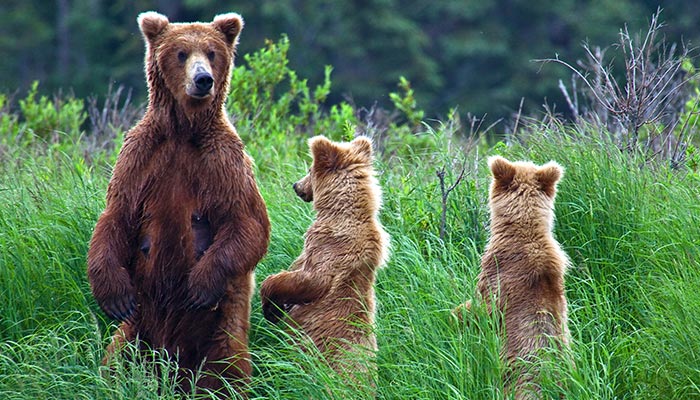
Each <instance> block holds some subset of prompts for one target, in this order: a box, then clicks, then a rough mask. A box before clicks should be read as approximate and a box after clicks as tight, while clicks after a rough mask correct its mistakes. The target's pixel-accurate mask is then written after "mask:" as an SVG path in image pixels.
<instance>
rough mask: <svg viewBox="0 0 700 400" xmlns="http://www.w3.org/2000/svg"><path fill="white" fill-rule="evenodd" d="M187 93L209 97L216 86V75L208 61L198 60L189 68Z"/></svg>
mask: <svg viewBox="0 0 700 400" xmlns="http://www.w3.org/2000/svg"><path fill="white" fill-rule="evenodd" d="M187 75H188V77H190V80H189V82H188V83H187V95H188V96H190V97H194V98H197V99H203V98H206V97H209V96H210V95H211V94H212V88H213V87H214V77H213V76H212V74H211V70H210V69H209V65H208V63H205V62H204V61H201V60H197V61H194V62H192V63H191V64H190V67H189V68H188V74H187Z"/></svg>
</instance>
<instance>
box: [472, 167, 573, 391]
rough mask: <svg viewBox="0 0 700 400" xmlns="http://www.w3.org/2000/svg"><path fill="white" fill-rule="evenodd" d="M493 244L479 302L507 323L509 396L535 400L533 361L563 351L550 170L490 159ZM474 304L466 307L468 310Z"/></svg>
mask: <svg viewBox="0 0 700 400" xmlns="http://www.w3.org/2000/svg"><path fill="white" fill-rule="evenodd" d="M489 166H490V168H491V172H492V174H493V181H492V183H491V188H490V207H491V237H490V239H489V242H488V245H487V247H486V251H485V253H484V254H483V256H482V258H481V273H480V274H479V280H478V284H477V291H478V293H477V298H478V299H480V300H482V301H484V302H485V303H486V306H487V307H488V308H489V309H491V307H492V305H493V304H492V303H491V301H492V299H493V300H495V301H496V304H495V306H496V307H498V309H499V310H500V311H501V312H502V313H503V316H504V320H505V335H506V337H505V348H504V351H503V356H504V359H505V361H506V363H507V364H508V366H509V376H507V377H506V385H507V387H506V391H507V392H511V391H513V390H514V391H515V398H516V399H528V398H537V397H538V393H539V390H538V387H537V384H536V382H534V376H535V373H536V371H534V372H533V371H526V370H525V369H524V368H523V367H522V365H521V366H520V367H518V363H519V361H518V360H525V361H534V358H533V357H534V356H537V355H538V354H539V350H540V349H543V348H547V347H550V346H551V345H552V340H554V342H555V343H559V345H560V346H568V343H569V331H568V327H567V303H566V297H565V293H564V273H565V271H566V268H567V265H568V258H567V256H566V254H565V253H564V252H563V251H562V250H561V248H560V247H559V243H557V241H556V240H555V239H554V237H553V235H552V229H553V224H554V199H555V197H556V185H557V183H558V181H559V179H560V178H561V176H562V174H563V170H562V168H561V167H560V166H559V165H558V164H556V163H555V162H549V163H547V164H545V165H543V166H541V167H538V166H536V165H534V164H532V163H529V162H515V163H511V162H509V161H507V160H506V159H504V158H502V157H498V156H496V157H491V158H490V159H489ZM470 306H471V302H467V303H466V304H465V305H464V306H463V307H464V308H466V309H469V308H470Z"/></svg>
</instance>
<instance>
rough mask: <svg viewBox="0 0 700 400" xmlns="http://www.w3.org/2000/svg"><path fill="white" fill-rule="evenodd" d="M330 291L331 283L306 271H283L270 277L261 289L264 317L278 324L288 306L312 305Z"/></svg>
mask: <svg viewBox="0 0 700 400" xmlns="http://www.w3.org/2000/svg"><path fill="white" fill-rule="evenodd" d="M329 289H330V281H328V280H327V279H324V278H323V277H318V276H311V274H309V273H307V272H306V271H304V270H295V271H282V272H280V273H278V274H275V275H271V276H268V277H267V279H265V281H264V282H263V284H262V287H261V288H260V297H261V298H262V308H263V316H264V317H265V319H267V320H268V321H270V322H272V323H273V324H274V323H277V322H278V321H279V319H280V318H281V317H282V314H283V311H284V309H285V307H286V306H289V305H293V304H304V303H310V302H313V301H316V300H318V299H319V298H321V297H322V296H323V295H324V294H326V292H328V290H329Z"/></svg>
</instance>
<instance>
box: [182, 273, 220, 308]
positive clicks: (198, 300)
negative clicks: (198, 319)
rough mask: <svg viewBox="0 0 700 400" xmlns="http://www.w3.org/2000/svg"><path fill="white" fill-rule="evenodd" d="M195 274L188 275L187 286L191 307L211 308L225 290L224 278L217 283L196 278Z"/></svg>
mask: <svg viewBox="0 0 700 400" xmlns="http://www.w3.org/2000/svg"><path fill="white" fill-rule="evenodd" d="M196 276H197V275H192V276H190V279H189V283H188V287H189V294H190V307H191V308H212V307H214V306H216V304H217V303H218V302H219V300H221V297H223V295H224V292H225V291H226V286H225V282H226V281H225V280H222V281H219V282H223V283H224V284H219V283H218V282H216V281H213V280H208V281H207V280H201V279H196Z"/></svg>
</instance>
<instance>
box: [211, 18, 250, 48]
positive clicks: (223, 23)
mask: <svg viewBox="0 0 700 400" xmlns="http://www.w3.org/2000/svg"><path fill="white" fill-rule="evenodd" d="M211 24H212V26H213V27H214V28H215V29H217V30H219V31H221V33H223V34H224V36H225V37H226V42H227V43H228V44H229V46H235V45H236V44H237V43H238V35H239V34H240V33H241V30H243V18H241V16H240V15H238V14H236V13H227V14H219V15H217V16H216V17H214V21H213V22H212V23H211Z"/></svg>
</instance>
